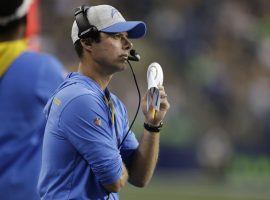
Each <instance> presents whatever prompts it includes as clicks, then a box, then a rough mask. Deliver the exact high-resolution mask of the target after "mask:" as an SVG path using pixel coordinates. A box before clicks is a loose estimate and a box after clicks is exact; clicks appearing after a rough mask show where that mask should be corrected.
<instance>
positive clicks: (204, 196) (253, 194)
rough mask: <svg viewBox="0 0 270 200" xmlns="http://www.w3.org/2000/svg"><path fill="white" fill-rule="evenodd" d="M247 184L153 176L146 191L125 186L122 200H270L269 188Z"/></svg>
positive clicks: (259, 183)
mask: <svg viewBox="0 0 270 200" xmlns="http://www.w3.org/2000/svg"><path fill="white" fill-rule="evenodd" d="M268 181H269V180H267V183H265V182H254V181H246V180H242V181H241V180H238V181H231V180H229V181H213V180H209V179H207V178H203V177H202V176H200V175H196V174H189V173H187V174H181V175H180V174H170V175H168V174H163V175H160V174H158V175H155V177H154V178H153V180H152V181H151V183H150V184H149V185H148V186H147V187H145V188H136V187H133V186H131V185H127V186H126V187H125V188H123V189H122V191H121V193H120V199H122V200H138V199H139V200H161V199H166V200H171V199H173V200H270V184H269V182H268Z"/></svg>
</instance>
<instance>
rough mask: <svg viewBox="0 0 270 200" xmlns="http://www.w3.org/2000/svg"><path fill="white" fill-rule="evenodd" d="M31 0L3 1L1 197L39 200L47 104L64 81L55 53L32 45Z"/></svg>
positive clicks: (0, 42)
mask: <svg viewBox="0 0 270 200" xmlns="http://www.w3.org/2000/svg"><path fill="white" fill-rule="evenodd" d="M30 4H31V1H30V0H9V1H0V160H1V162H0V198H1V199H5V200H9V199H11V200H16V199H18V200H22V199H23V200H25V199H27V200H32V199H39V198H38V194H37V190H36V186H37V182H38V174H39V170H40V165H41V149H42V148H41V147H42V140H43V133H44V128H45V116H44V114H43V108H44V106H45V103H46V102H47V101H48V99H49V97H50V96H51V95H52V93H53V91H54V90H55V89H56V88H57V86H58V85H60V83H61V82H62V81H63V67H62V65H61V64H60V63H59V62H58V61H57V60H56V59H55V58H53V57H52V56H49V55H46V54H42V53H37V52H31V51H29V50H28V49H27V41H26V39H25V30H26V24H27V20H26V19H27V13H28V9H29V7H30Z"/></svg>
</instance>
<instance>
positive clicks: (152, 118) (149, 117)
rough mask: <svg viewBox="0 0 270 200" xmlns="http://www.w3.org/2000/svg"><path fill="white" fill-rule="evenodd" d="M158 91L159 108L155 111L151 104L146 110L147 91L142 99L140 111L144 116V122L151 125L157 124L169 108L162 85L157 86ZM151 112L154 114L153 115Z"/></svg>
mask: <svg viewBox="0 0 270 200" xmlns="http://www.w3.org/2000/svg"><path fill="white" fill-rule="evenodd" d="M158 89H159V92H160V108H159V111H157V110H156V111H155V110H154V107H153V106H152V105H151V106H150V107H149V110H148V111H147V92H146V93H145V94H144V96H143V99H142V111H143V114H144V116H145V122H146V123H148V124H150V125H153V126H158V125H159V124H160V122H161V121H162V120H163V119H164V117H165V115H166V113H167V111H168V110H169V109H170V104H169V102H168V99H167V94H166V92H165V90H164V87H163V86H158ZM153 112H155V114H154V115H153Z"/></svg>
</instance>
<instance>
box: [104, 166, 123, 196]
mask: <svg viewBox="0 0 270 200" xmlns="http://www.w3.org/2000/svg"><path fill="white" fill-rule="evenodd" d="M127 180H128V172H127V169H126V166H125V165H124V164H122V176H121V177H120V179H118V180H117V181H116V182H115V183H112V184H108V185H104V187H105V188H106V190H107V191H109V192H119V191H120V190H121V188H122V187H124V186H125V184H126V182H127Z"/></svg>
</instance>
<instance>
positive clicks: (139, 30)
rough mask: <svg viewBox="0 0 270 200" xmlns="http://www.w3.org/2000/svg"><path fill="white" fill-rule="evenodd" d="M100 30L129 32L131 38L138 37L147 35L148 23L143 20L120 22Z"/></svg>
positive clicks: (105, 31)
mask: <svg viewBox="0 0 270 200" xmlns="http://www.w3.org/2000/svg"><path fill="white" fill-rule="evenodd" d="M100 31H101V32H104V33H120V32H127V33H128V37H129V38H132V39H136V38H141V37H143V36H144V35H145V33H146V25H145V23H144V22H141V21H127V22H118V23H116V24H114V25H112V26H109V27H107V28H104V29H101V30H100Z"/></svg>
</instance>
